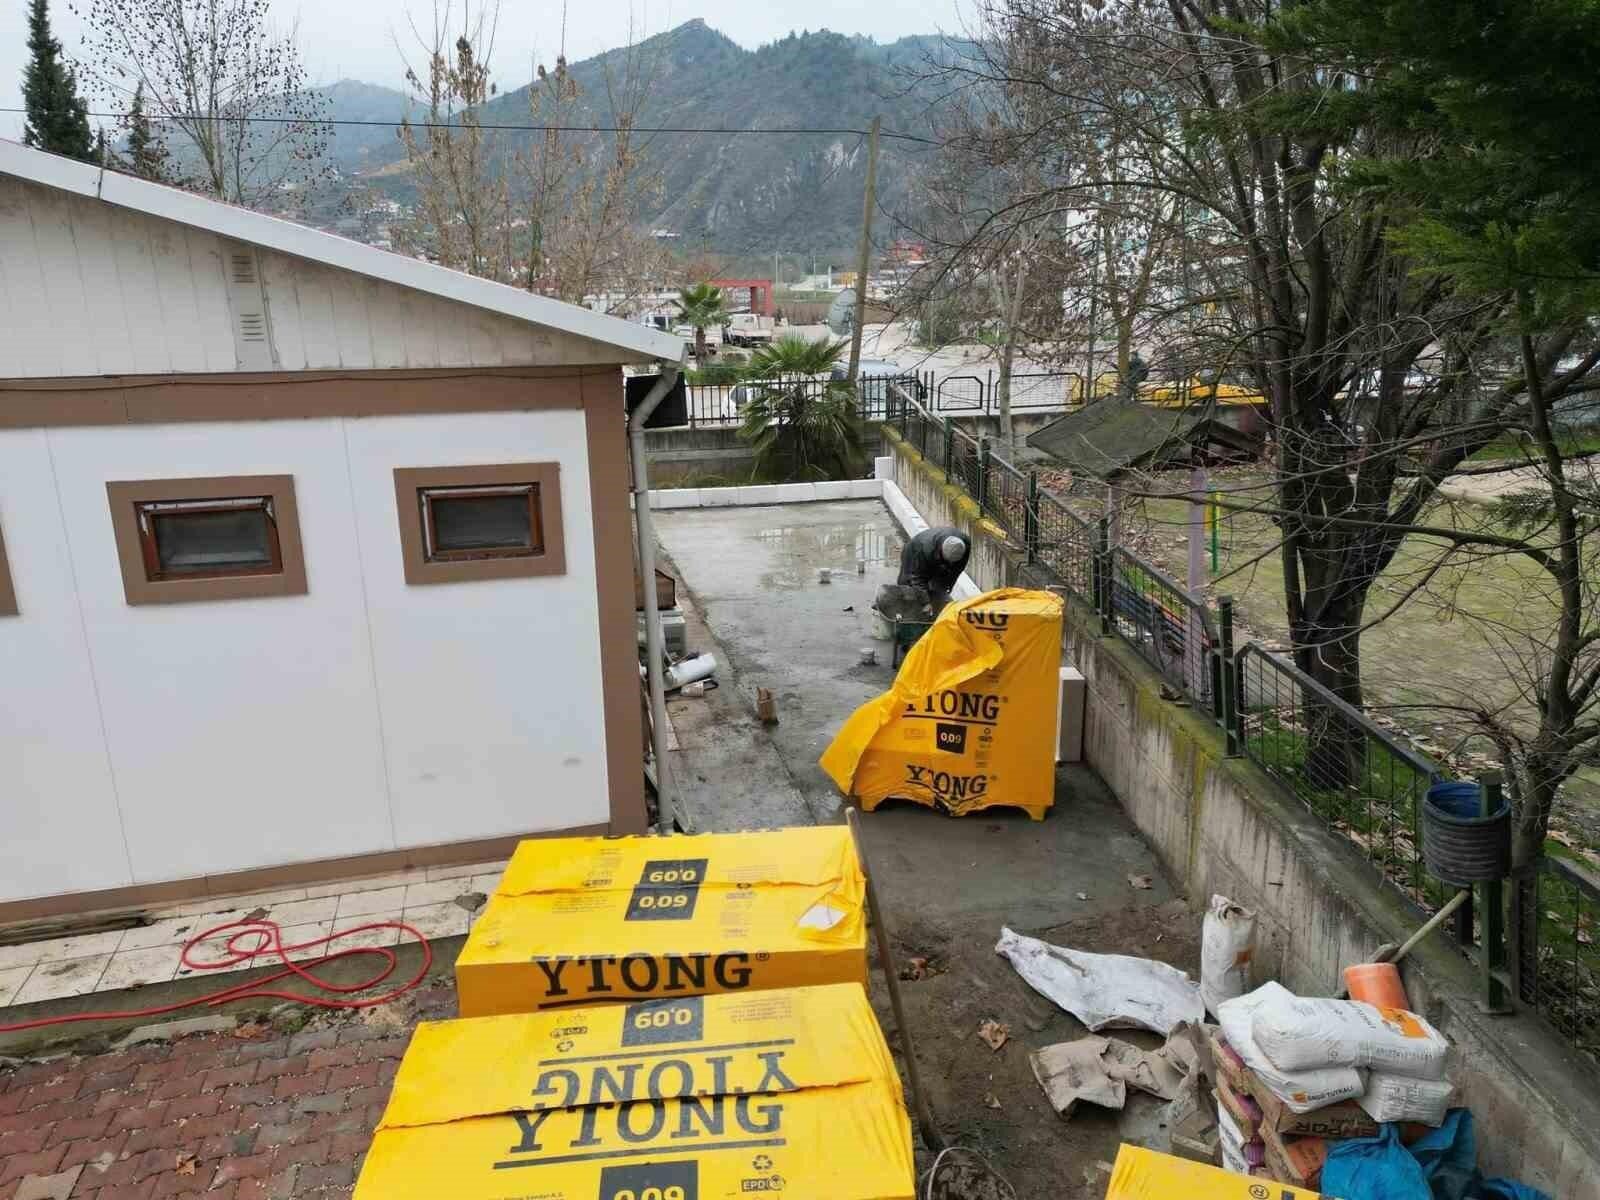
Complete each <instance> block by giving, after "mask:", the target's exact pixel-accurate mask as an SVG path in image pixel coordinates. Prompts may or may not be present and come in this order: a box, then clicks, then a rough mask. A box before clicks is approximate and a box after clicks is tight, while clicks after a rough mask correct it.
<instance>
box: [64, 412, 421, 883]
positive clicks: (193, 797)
mask: <svg viewBox="0 0 1600 1200" xmlns="http://www.w3.org/2000/svg"><path fill="white" fill-rule="evenodd" d="M51 439H52V446H53V448H54V451H55V463H56V470H57V472H58V479H59V483H60V488H61V495H62V498H63V504H64V508H65V512H66V520H67V528H68V531H69V533H70V536H71V544H72V554H73V560H74V563H75V565H76V568H77V578H78V585H79V587H80V589H81V596H82V603H83V609H84V614H85V620H86V625H87V630H88V641H89V648H90V653H91V654H92V655H93V658H94V662H95V665H96V676H97V679H98V680H99V686H100V699H101V704H102V707H103V710H104V712H105V721H106V728H107V732H108V736H109V741H110V750H111V762H112V767H113V770H114V771H115V773H116V781H117V792H118V795H119V798H120V802H121V808H122V815H123V823H124V825H125V827H126V829H127V836H128V844H129V847H130V850H131V855H132V865H133V874H134V877H135V878H136V879H137V880H139V881H150V880H161V879H177V878H185V877H189V876H194V875H202V874H212V873H217V872H222V871H230V870H239V869H243V868H246V867H257V866H267V865H271V864H276V863H284V862H294V861H299V860H304V859H313V858H329V857H336V856H339V855H344V854H355V853H360V852H365V851H371V850H381V849H386V848H389V847H391V846H392V845H393V837H392V833H391V827H390V822H389V814H388V809H387V804H386V800H385V793H384V781H383V765H382V755H381V749H380V743H379V740H378V719H377V707H376V703H375V700H374V693H373V684H372V663H371V657H370V654H369V649H368V647H369V643H368V639H367V627H366V614H365V608H364V604H363V598H362V587H361V576H360V561H359V558H358V557H357V554H356V544H355V525H354V521H353V519H352V505H351V500H350V490H349V480H348V473H347V471H346V469H345V462H344V443H343V438H342V437H341V434H340V423H339V421H338V420H337V419H328V420H318V421H278V422H261V423H254V422H248V423H247V422H239V423H227V424H217V425H205V424H186V425H168V426H160V427H134V428H128V427H121V428H81V429H61V430H55V431H52V433H51ZM266 474H290V475H293V476H294V480H295V499H296V504H297V507H298V509H299V514H300V528H301V532H302V538H303V544H304V548H305V559H306V575H307V580H308V586H309V594H308V595H305V596H282V597H270V598H260V599H249V600H228V601H214V602H202V603H187V604H158V605H142V606H139V607H130V606H129V605H128V604H127V602H126V600H125V598H124V594H123V588H122V576H121V572H120V569H119V567H118V562H117V552H116V546H115V543H114V541H113V537H112V531H111V520H110V510H109V507H108V505H107V502H106V490H105V485H106V482H107V481H108V480H116V479H151V478H166V477H169V476H176V475H266Z"/></svg>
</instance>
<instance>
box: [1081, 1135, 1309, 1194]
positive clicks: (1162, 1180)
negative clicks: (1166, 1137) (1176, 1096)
mask: <svg viewBox="0 0 1600 1200" xmlns="http://www.w3.org/2000/svg"><path fill="white" fill-rule="evenodd" d="M1105 1200H1322V1197H1321V1196H1319V1195H1318V1194H1317V1193H1316V1192H1314V1191H1310V1190H1308V1189H1306V1188H1297V1187H1290V1186H1289V1185H1288V1184H1286V1183H1273V1182H1272V1181H1270V1180H1265V1179H1255V1178H1253V1177H1251V1176H1249V1175H1238V1174H1235V1173H1234V1172H1232V1171H1224V1170H1221V1169H1220V1168H1218V1167H1208V1166H1206V1165H1205V1164H1204V1163H1197V1162H1190V1161H1189V1160H1188V1159H1186V1158H1174V1157H1172V1155H1170V1154H1158V1153H1156V1152H1155V1151H1154V1150H1145V1149H1143V1148H1142V1147H1139V1146H1128V1145H1124V1146H1123V1147H1122V1149H1121V1150H1120V1151H1119V1152H1118V1153H1117V1161H1116V1165H1115V1166H1114V1167H1113V1168H1112V1171H1111V1190H1110V1191H1108V1192H1106V1197H1105Z"/></svg>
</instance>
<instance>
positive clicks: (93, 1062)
mask: <svg viewBox="0 0 1600 1200" xmlns="http://www.w3.org/2000/svg"><path fill="white" fill-rule="evenodd" d="M307 1012H308V1010H305V1009H299V1008H285V1009H284V1010H282V1011H280V1012H279V1013H278V1014H277V1018H276V1019H277V1021H278V1027H277V1028H274V1027H273V1026H272V1025H271V1024H268V1025H264V1026H254V1025H249V1024H246V1025H243V1026H240V1027H238V1028H235V1029H232V1030H228V1031H224V1032H220V1033H203V1034H197V1035H193V1036H189V1037H184V1038H181V1039H179V1040H176V1041H172V1042H151V1043H145V1044H142V1045H135V1046H131V1047H129V1048H127V1049H112V1050H105V1051H102V1052H99V1053H69V1054H67V1055H64V1056H61V1057H56V1058H53V1059H50V1060H46V1061H40V1060H33V1061H16V1062H4V1061H0V1200H45V1198H47V1197H48V1198H51V1200H80V1198H82V1197H95V1198H96V1200H148V1198H150V1197H158V1196H188V1195H204V1196H208V1197H217V1198H220V1200H291V1198H293V1200H300V1198H301V1197H336V1196H348V1195H349V1194H350V1193H351V1191H352V1189H353V1187H354V1184H355V1180H356V1177H357V1175H358V1174H359V1172H360V1169H361V1160H362V1157H363V1155H364V1154H365V1153H366V1150H367V1145H368V1143H369V1141H370V1140H371V1137H372V1130H373V1128H374V1127H375V1126H376V1125H377V1122H378V1119H379V1118H380V1117H381V1116H382V1114H383V1109H384V1105H385V1103H386V1102H387V1100H388V1096H389V1084H390V1082H391V1081H392V1080H393V1078H394V1074H395V1071H396V1069H397V1068H398V1066H399V1062H400V1057H401V1055H402V1054H404V1052H405V1048H406V1045H407V1043H408V1042H409V1040H410V1036H411V1030H412V1028H413V1026H414V1025H415V1024H416V1022H417V1021H419V1020H442V1019H448V1018H450V1017H452V1016H454V1014H455V989H454V987H453V985H452V983H451V981H450V979H449V977H448V976H447V975H446V976H440V977H435V978H433V979H430V980H429V981H428V982H427V983H426V984H424V986H423V987H421V988H419V989H418V990H417V991H415V992H412V993H410V994H408V995H407V996H406V997H404V998H402V999H401V1000H400V1001H398V1002H396V1003H395V1004H392V1005H388V1006H385V1007H384V1008H382V1009H373V1010H368V1011H367V1012H366V1013H362V1014H343V1013H339V1014H317V1015H313V1016H312V1017H311V1018H310V1020H309V1023H308V1024H306V1026H305V1028H303V1029H302V1030H300V1031H298V1032H293V1033H289V1032H285V1031H284V1028H283V1026H284V1025H285V1024H296V1023H299V1022H300V1021H302V1020H303V1019H305V1017H306V1014H307Z"/></svg>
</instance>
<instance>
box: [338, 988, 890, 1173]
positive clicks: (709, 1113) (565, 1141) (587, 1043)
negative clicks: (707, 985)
mask: <svg viewBox="0 0 1600 1200" xmlns="http://www.w3.org/2000/svg"><path fill="white" fill-rule="evenodd" d="M915 1187H916V1183H915V1177H914V1170H913V1166H912V1158H911V1125H910V1122H909V1121H908V1120H907V1118H906V1110H905V1103H904V1100H903V1099H902V1096H901V1091H900V1077H899V1076H898V1075H897V1074H896V1072H895V1066H894V1061H893V1060H892V1059H891V1057H890V1055H889V1048H888V1046H887V1045H885V1043H884V1040H883V1034H882V1033H881V1032H880V1031H879V1029H878V1023H877V1021H876V1020H875V1019H874V1017H873V1013H872V1007H871V1005H870V1004H868V1003H867V998H866V994H865V993H864V992H863V991H862V989H861V987H860V986H859V985H858V984H835V985H832V986H828V987H811V988H794V989H791V990H787V991H775V992H738V993H725V994H722V995H717V996H693V997H687V998H680V999H668V1000H649V1001H643V1002H640V1003H637V1004H625V1005H624V1004H607V1005H600V1006H597V1007H593V1008H578V1009H569V1010H567V1011H564V1012H541V1013H523V1014H518V1015H516V1016H506V1017H478V1018H474V1019H472V1020H464V1021H439V1022H425V1023H423V1024H421V1025H419V1026H417V1030H416V1033H415V1034H414V1035H413V1036H412V1039H411V1045H410V1047H409V1048H408V1049H407V1050H406V1056H405V1058H404V1060H403V1061H402V1062H401V1063H400V1073H399V1074H398V1075H397V1076H396V1077H395V1081H394V1090H393V1092H392V1093H391V1094H390V1097H389V1106H388V1108H387V1109H386V1110H385V1112H384V1114H383V1120H382V1121H381V1122H379V1124H378V1129H377V1133H376V1135H375V1136H374V1138H373V1141H372V1148H371V1149H370V1150H369V1151H368V1153H367V1158H366V1162H365V1164H364V1165H363V1166H362V1169H361V1179H360V1182H359V1183H357V1185H356V1191H355V1196H356V1200H532V1198H534V1197H537V1200H734V1198H735V1197H748V1196H750V1195H752V1194H760V1195H766V1194H769V1193H770V1194H772V1195H773V1196H775V1197H778V1196H781V1197H782V1200H911V1197H912V1196H913V1195H914V1192H915Z"/></svg>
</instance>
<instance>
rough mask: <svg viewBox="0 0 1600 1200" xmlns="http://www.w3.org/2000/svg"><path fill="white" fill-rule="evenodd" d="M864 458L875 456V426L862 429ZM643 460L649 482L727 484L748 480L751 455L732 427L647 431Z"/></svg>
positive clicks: (752, 460)
mask: <svg viewBox="0 0 1600 1200" xmlns="http://www.w3.org/2000/svg"><path fill="white" fill-rule="evenodd" d="M864 434H865V438H864V443H863V447H864V449H865V450H866V453H867V455H868V457H871V456H873V455H876V454H878V453H879V452H880V451H879V446H878V435H877V426H876V425H869V426H867V427H866V428H865V430H864ZM644 445H645V457H646V458H648V459H649V460H650V479H651V482H652V483H657V484H672V483H674V482H676V481H677V480H680V479H685V478H688V477H690V476H703V475H721V476H723V477H724V478H726V479H728V480H730V481H739V480H745V479H749V478H750V472H751V470H752V469H753V468H754V466H755V458H756V456H755V452H754V451H752V450H751V449H750V446H749V444H748V443H747V442H745V441H744V440H743V439H741V438H740V437H739V430H738V429H737V428H736V427H735V426H731V425H728V426H713V427H704V428H696V429H648V430H646V431H645V435H644Z"/></svg>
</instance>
